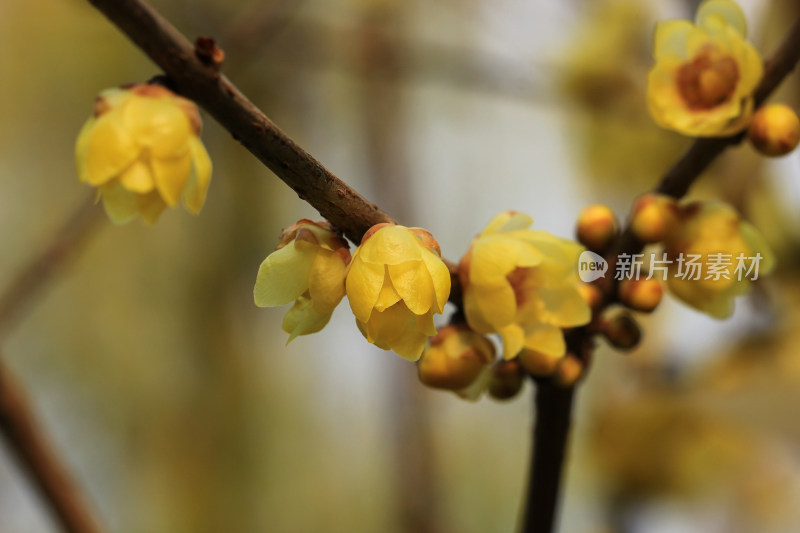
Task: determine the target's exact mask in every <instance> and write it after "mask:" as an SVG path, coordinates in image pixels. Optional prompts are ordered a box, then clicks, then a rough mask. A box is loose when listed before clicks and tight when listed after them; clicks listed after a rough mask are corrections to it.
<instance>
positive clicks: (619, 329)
mask: <svg viewBox="0 0 800 533" xmlns="http://www.w3.org/2000/svg"><path fill="white" fill-rule="evenodd" d="M602 333H603V335H604V336H605V338H606V339H608V342H609V343H611V345H612V346H614V347H615V348H619V349H620V350H631V349H633V348H635V347H636V345H637V344H639V341H640V340H641V338H642V330H641V329H639V324H638V323H637V322H636V320H634V318H633V317H632V316H631V315H630V313H627V312H621V313H618V314H616V315H615V316H613V317H611V318H608V319H606V320H604V321H603V323H602Z"/></svg>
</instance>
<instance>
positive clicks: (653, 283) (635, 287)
mask: <svg viewBox="0 0 800 533" xmlns="http://www.w3.org/2000/svg"><path fill="white" fill-rule="evenodd" d="M617 296H618V297H619V301H620V302H622V303H623V304H624V305H625V306H627V307H630V308H631V309H633V310H634V311H641V312H643V313H649V312H651V311H652V310H653V309H655V308H656V307H658V304H659V303H660V302H661V297H662V296H664V288H663V287H662V286H661V283H660V282H659V281H658V280H657V279H655V278H651V279H626V280H623V281H621V282H620V283H619V286H618V287H617Z"/></svg>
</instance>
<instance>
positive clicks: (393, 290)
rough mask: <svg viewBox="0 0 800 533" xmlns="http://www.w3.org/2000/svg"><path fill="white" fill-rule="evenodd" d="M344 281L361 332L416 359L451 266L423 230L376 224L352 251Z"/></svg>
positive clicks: (442, 297) (442, 296)
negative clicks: (445, 262)
mask: <svg viewBox="0 0 800 533" xmlns="http://www.w3.org/2000/svg"><path fill="white" fill-rule="evenodd" d="M346 287H347V299H348V300H349V301H350V308H351V309H352V310H353V314H354V315H355V317H356V324H358V328H359V329H360V330H361V333H362V334H363V335H364V337H366V338H367V340H368V341H369V342H371V343H373V344H375V345H376V346H378V347H380V348H383V349H384V350H393V351H394V352H395V353H397V354H398V355H400V356H402V357H405V358H406V359H410V360H412V361H416V360H417V359H419V357H420V355H421V354H422V350H423V348H424V347H425V341H426V340H427V338H428V337H430V336H432V335H435V334H436V328H435V327H434V324H433V315H434V313H441V312H442V310H443V309H444V304H445V303H446V302H447V298H448V296H449V295H450V272H449V271H448V269H447V266H446V265H445V264H444V262H443V261H442V259H441V257H440V251H439V244H438V243H437V242H436V240H435V239H434V238H433V236H432V235H431V234H430V233H429V232H428V231H427V230H424V229H422V228H406V227H404V226H396V225H393V224H377V225H375V226H373V227H372V228H370V230H369V231H368V232H367V233H366V234H365V235H364V238H363V239H362V240H361V245H360V246H359V247H358V248H357V249H356V251H355V252H354V253H353V261H352V262H351V263H350V266H349V268H348V270H347V282H346Z"/></svg>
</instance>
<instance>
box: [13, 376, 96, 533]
mask: <svg viewBox="0 0 800 533" xmlns="http://www.w3.org/2000/svg"><path fill="white" fill-rule="evenodd" d="M0 431H2V433H3V435H4V436H5V438H6V441H7V442H8V444H9V447H10V448H11V450H12V451H13V452H14V453H15V455H16V456H17V458H18V459H19V461H20V464H21V465H22V466H23V468H24V469H25V470H27V471H28V473H29V474H30V478H31V479H32V480H33V482H34V484H35V485H36V488H37V489H38V491H39V492H40V493H41V494H42V495H43V497H44V501H45V503H46V504H48V505H49V506H50V509H51V510H52V512H53V514H54V515H55V517H56V519H57V521H58V522H59V523H60V524H61V527H62V528H63V529H64V531H66V532H67V533H101V531H102V530H101V529H100V526H99V525H98V524H97V522H95V520H94V518H93V517H92V513H91V512H90V511H89V506H88V505H87V503H86V501H85V500H84V499H83V497H82V495H81V492H80V490H78V488H77V485H76V484H75V482H74V480H73V479H72V477H71V476H70V475H69V473H68V470H67V468H66V466H65V465H64V464H63V462H62V461H61V459H60V458H59V456H58V455H57V454H56V452H55V449H54V448H53V446H52V445H51V444H50V442H49V440H48V439H47V437H46V435H45V433H44V431H43V430H42V428H41V425H40V423H39V422H38V420H37V419H36V415H35V414H34V412H33V409H32V408H31V406H30V404H29V401H28V398H27V397H26V395H25V391H24V390H23V389H22V387H21V386H19V385H18V384H17V383H16V380H15V379H13V377H12V376H11V375H10V374H9V371H8V370H7V369H6V368H5V366H4V365H3V363H2V361H0Z"/></svg>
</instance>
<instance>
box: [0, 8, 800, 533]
mask: <svg viewBox="0 0 800 533" xmlns="http://www.w3.org/2000/svg"><path fill="white" fill-rule="evenodd" d="M153 4H154V5H155V7H156V8H158V9H159V10H160V11H161V12H162V13H163V14H164V15H165V16H166V17H167V18H169V19H170V20H172V21H173V22H174V23H175V24H176V25H177V26H178V28H179V29H180V30H181V31H182V32H184V34H186V35H187V36H189V38H190V39H193V38H194V37H195V36H198V35H205V36H213V37H214V38H215V39H216V40H217V42H218V44H219V45H220V46H221V47H222V48H223V49H224V50H225V51H226V53H227V59H226V64H225V66H224V71H225V72H226V74H227V75H228V76H229V77H230V78H231V79H232V80H233V81H234V83H236V84H237V85H238V86H239V87H240V89H242V91H243V92H244V93H245V94H247V95H248V96H249V97H250V98H251V99H252V100H253V101H254V102H255V103H256V104H257V105H258V106H259V107H261V109H263V110H264V111H265V112H266V114H267V115H268V116H269V117H270V118H272V119H273V120H274V121H275V122H276V123H277V124H278V125H279V126H280V127H282V128H283V129H284V130H285V131H286V132H287V133H288V134H289V135H290V136H291V137H293V138H294V139H295V140H296V141H297V142H298V143H299V144H300V145H301V146H303V147H304V148H306V149H307V150H308V151H309V152H311V153H312V154H313V155H314V156H315V157H317V158H318V159H319V160H321V161H322V162H323V163H324V164H325V165H326V166H327V167H328V168H329V169H331V170H332V171H333V172H334V173H336V174H337V175H339V176H340V177H342V178H343V179H344V180H346V181H347V182H348V183H350V184H351V185H352V186H354V187H355V188H356V189H358V190H359V191H360V192H361V193H362V194H364V195H365V196H367V197H368V198H369V199H370V200H373V201H375V202H377V203H378V205H380V206H381V207H382V208H383V209H384V210H386V211H388V212H389V213H390V214H391V215H393V216H395V217H396V218H398V219H399V220H401V221H402V222H404V223H405V224H407V225H414V226H422V227H425V228H427V229H429V230H430V231H432V232H433V233H434V235H435V236H436V237H437V238H438V240H439V242H440V243H441V246H442V251H443V255H444V256H446V257H448V258H450V259H453V260H457V259H458V258H459V257H460V255H461V254H462V253H464V252H465V251H466V249H467V247H468V245H469V242H470V239H471V238H472V236H473V235H475V234H476V233H477V232H478V231H480V229H481V228H482V227H483V226H484V225H485V224H486V222H487V221H488V220H489V219H490V218H491V217H492V216H493V215H494V214H496V213H497V212H499V211H502V210H506V209H516V210H519V211H524V212H527V213H529V214H531V215H532V216H533V217H534V218H535V219H536V227H538V228H542V229H546V230H548V231H551V232H553V233H555V234H558V235H562V236H571V234H572V229H573V224H574V219H575V216H576V215H577V213H578V211H579V210H580V208H581V207H583V206H584V205H587V204H589V203H594V202H605V203H608V204H609V205H611V206H612V207H613V208H614V209H615V210H616V211H617V212H618V213H619V215H620V216H621V217H622V218H624V217H625V214H626V212H627V209H628V206H629V205H630V202H631V201H632V200H633V198H634V197H635V196H636V194H638V193H639V192H642V191H644V190H646V189H648V188H650V187H651V186H652V185H653V184H654V183H655V182H656V181H657V179H658V178H659V176H660V175H661V174H662V173H663V172H664V171H665V170H666V169H667V168H668V167H669V165H670V163H671V162H672V161H674V160H675V159H676V158H677V157H678V156H679V155H680V153H681V152H682V151H683V150H684V149H685V147H686V146H688V143H689V140H687V139H684V138H681V137H680V136H679V135H677V134H673V133H670V132H666V131H662V130H660V129H659V128H658V127H656V126H655V125H654V124H653V123H652V121H651V120H650V119H649V117H648V116H647V113H646V108H645V101H644V89H645V79H646V72H647V69H648V68H649V65H650V61H651V60H650V36H651V32H652V27H653V24H654V22H655V21H656V20H658V19H659V18H664V17H686V18H688V17H691V15H692V13H693V12H694V9H695V7H696V4H697V2H692V1H685V0H671V1H664V0H659V1H655V0H651V1H645V0H571V1H566V0H565V1H561V2H554V1H549V0H536V1H531V0H436V1H430V2H428V1H423V0H410V1H409V0H407V1H402V0H259V1H256V0H250V1H246V0H236V1H225V2H223V1H219V0H195V1H190V0H171V1H167V0H158V1H154V2H153ZM741 4H742V6H743V7H744V9H745V11H746V12H747V14H748V18H749V21H750V31H751V38H752V40H753V41H754V43H755V44H756V47H757V48H758V49H760V50H762V51H764V53H765V54H768V53H769V51H771V50H772V49H774V47H775V46H776V45H777V43H778V42H779V39H780V37H781V35H783V34H784V32H785V31H786V29H787V28H788V26H789V25H790V23H791V22H792V21H793V20H795V19H796V18H797V17H798V16H799V15H800V8H798V6H797V4H796V2H792V1H790V0H775V1H771V2H767V1H756V0H752V1H745V0H742V2H741ZM157 73H158V71H157V70H156V68H155V67H154V66H153V65H152V64H151V63H149V62H148V60H147V59H146V58H145V57H144V56H143V55H142V54H141V53H140V52H139V51H138V50H137V49H136V48H135V47H134V46H133V45H131V44H130V43H129V42H128V41H127V40H126V39H125V38H124V37H123V36H122V35H121V34H120V33H119V32H118V31H117V30H116V29H115V28H114V27H112V26H111V24H110V23H108V22H107V21H106V20H105V19H104V18H103V17H102V16H101V15H100V14H99V13H98V12H96V11H95V10H94V9H93V8H92V7H91V6H90V5H89V4H88V2H84V1H79V0H38V1H36V2H25V1H23V0H0V82H1V83H0V291H6V290H9V289H10V288H11V287H13V285H14V284H15V280H16V279H17V277H18V276H19V275H20V273H21V272H22V271H24V269H25V268H26V265H27V264H28V262H29V261H30V260H31V259H32V258H33V257H35V256H36V255H37V254H38V253H40V251H41V250H42V249H43V248H44V247H46V246H47V245H48V243H49V242H51V241H52V239H53V236H54V234H56V232H57V231H58V230H59V228H61V227H62V226H63V225H64V223H65V220H67V219H69V218H70V217H72V216H73V215H74V213H75V212H76V210H77V211H81V210H83V211H82V212H83V213H84V216H88V217H89V218H92V219H95V221H94V222H93V223H92V224H90V225H89V226H90V227H91V230H87V231H85V232H84V233H85V238H84V239H81V240H80V241H79V243H78V244H76V245H74V246H73V247H72V249H71V252H72V253H71V254H70V255H69V258H68V260H66V261H64V263H63V265H62V266H61V267H60V268H59V269H58V271H57V273H56V275H55V276H54V277H53V278H52V279H50V280H48V281H47V282H46V284H45V286H44V288H43V290H42V291H40V292H39V293H38V295H37V297H36V298H35V299H34V300H33V301H31V302H28V305H25V306H23V308H21V309H14V312H13V313H6V314H5V315H3V317H2V320H1V321H0V356H2V357H3V362H4V363H5V364H6V365H7V366H8V367H10V369H11V370H12V371H13V372H14V373H15V374H16V375H17V377H18V379H19V380H20V381H21V382H22V383H23V384H24V385H25V386H26V387H27V389H28V390H29V392H30V394H31V395H32V398H33V400H34V403H35V407H36V409H37V411H38V413H39V414H40V416H41V418H42V420H43V423H44V424H45V426H46V428H47V430H48V431H49V433H50V434H51V437H52V439H53V441H54V442H55V444H56V445H57V446H58V448H59V450H60V451H61V453H62V454H63V456H64V457H65V459H66V461H67V463H68V464H69V466H70V467H71V468H72V470H73V471H74V473H75V475H76V477H77V478H78V479H79V481H80V483H81V484H82V487H83V488H84V490H85V491H86V493H87V495H88V497H89V499H90V501H91V502H92V504H93V505H94V506H95V507H96V509H97V510H98V511H99V514H100V515H101V516H102V518H103V520H104V522H106V524H107V525H108V528H109V531H112V532H120V533H125V532H130V533H141V532H148V533H149V532H155V533H159V532H165V533H166V532H169V533H183V532H186V533H204V532H208V533H218V532H222V531H247V532H298V531H301V532H303V531H329V532H348V533H355V532H374V531H381V532H387V533H395V532H398V533H399V532H423V533H424V532H455V531H458V532H487V531H497V532H510V531H513V530H514V528H515V524H516V521H517V517H518V515H519V511H520V502H521V500H522V495H523V492H524V487H525V474H526V472H527V464H528V447H529V435H530V425H531V423H532V422H533V420H532V414H531V393H532V390H531V387H530V386H527V387H526V389H525V390H524V391H523V392H522V394H521V395H520V396H518V397H517V398H515V399H514V400H512V401H509V402H503V403H500V402H496V401H493V400H489V399H483V400H481V401H480V402H478V403H474V404H473V403H468V402H464V401H462V400H460V399H459V398H457V397H456V396H455V395H453V394H449V393H444V392H437V391H430V390H427V389H424V388H423V387H422V386H421V385H419V383H418V382H417V381H416V375H415V368H414V366H413V365H412V364H409V363H407V362H406V361H404V360H402V359H400V358H399V357H397V356H395V355H393V354H391V353H389V352H383V351H381V350H379V349H377V348H375V347H373V346H371V345H368V344H367V343H366V342H365V341H364V340H363V338H362V337H361V335H360V333H359V332H358V330H357V329H356V328H355V324H354V319H353V317H352V316H351V314H350V312H349V309H348V307H347V304H346V303H343V305H342V306H341V307H340V308H339V309H338V310H337V311H336V312H335V313H334V316H333V319H332V320H331V323H330V324H329V325H328V327H327V328H326V329H325V330H323V332H321V333H319V334H317V335H314V336H309V337H304V338H298V339H297V340H295V341H293V342H292V343H291V344H290V345H288V346H286V337H287V335H286V334H285V333H283V332H282V331H281V329H280V323H281V320H282V316H283V314H284V312H285V309H258V308H256V307H255V306H254V304H253V301H252V287H253V283H254V281H255V276H256V272H257V269H258V265H259V263H260V262H261V261H262V260H263V259H264V257H265V256H266V255H267V254H268V253H269V252H270V251H271V250H272V249H273V248H274V246H275V245H276V243H277V237H278V235H279V233H280V230H281V228H282V227H284V226H287V225H289V224H291V223H293V222H295V221H296V220H298V219H300V218H303V217H310V218H315V217H316V216H317V214H316V213H315V212H314V210H313V209H312V208H310V207H309V206H307V205H306V204H304V203H303V202H302V201H300V200H299V199H298V198H297V196H296V195H295V194H294V193H293V192H292V191H291V190H289V189H288V188H287V187H286V186H285V185H283V183H281V182H280V181H279V180H278V179H277V178H276V177H275V176H274V175H273V174H272V173H271V172H270V171H269V170H267V169H266V168H264V167H263V166H262V165H261V164H260V163H258V162H257V161H256V160H255V159H254V158H253V157H252V156H251V155H250V154H249V153H248V152H246V151H245V150H244V149H243V148H242V147H241V146H240V145H239V144H238V143H237V142H236V141H235V140H233V139H232V138H231V136H230V135H229V134H228V133H227V132H225V131H224V130H222V129H221V128H220V127H219V126H218V125H217V124H215V123H214V122H213V120H211V119H207V120H206V125H205V130H204V133H203V138H204V141H205V143H206V145H207V147H208V150H209V152H210V154H211V156H212V159H213V161H214V164H215V170H214V176H213V180H212V185H211V189H210V192H209V196H208V201H207V204H206V207H205V209H204V211H203V212H202V214H201V215H200V216H199V217H192V216H190V215H188V214H187V213H185V212H181V211H179V210H171V211H169V212H167V213H165V214H164V215H163V216H162V218H161V220H160V221H159V222H158V224H157V225H156V226H154V227H150V226H147V225H145V224H143V223H141V222H138V221H137V222H134V223H131V224H129V225H126V226H122V227H114V226H112V225H111V224H110V223H108V222H107V221H105V220H104V218H103V217H102V213H100V215H101V216H93V215H92V213H97V212H99V211H101V208H100V207H98V206H91V207H87V206H86V202H87V199H89V198H91V195H92V193H91V191H90V190H89V189H88V187H85V186H84V185H82V184H80V183H78V181H77V177H76V174H75V171H74V163H73V143H74V139H75V136H76V134H77V132H78V130H79V128H80V126H81V124H82V123H83V121H84V120H85V119H86V118H87V117H88V115H89V113H90V111H91V106H92V101H93V99H94V96H95V95H96V94H97V93H98V92H99V91H100V90H102V89H104V88H106V87H110V86H114V85H118V84H121V83H125V82H132V81H143V80H146V79H149V78H150V77H151V76H153V75H155V74H157ZM798 96H799V95H798V82H797V79H796V77H795V78H790V80H789V81H787V82H786V83H784V85H783V86H782V88H781V90H780V91H779V93H778V95H777V96H776V97H774V98H773V99H781V100H783V101H785V102H787V103H789V104H790V105H792V106H795V107H797V105H798V103H800V102H799V101H798V100H800V99H799V98H798ZM692 197H695V198H702V197H722V198H724V199H726V200H727V201H729V202H731V203H732V204H734V205H735V206H736V207H737V208H738V209H739V210H740V211H741V212H742V213H743V214H744V215H745V216H746V217H747V218H748V219H750V220H752V221H753V222H754V223H755V224H756V225H757V226H758V227H759V228H760V229H761V230H762V231H763V232H764V233H765V235H766V236H767V238H768V240H769V241H770V243H771V244H772V246H773V247H774V248H775V250H776V252H777V254H778V256H779V260H780V263H779V270H778V272H777V273H776V274H775V275H774V276H773V277H772V278H771V279H768V280H764V281H763V282H762V283H760V284H758V287H757V288H756V290H755V291H753V293H752V294H751V295H750V296H749V297H748V298H744V299H742V300H740V301H739V302H737V311H736V314H735V315H734V317H733V318H732V319H730V320H728V321H726V322H718V321H714V320H712V319H709V318H706V317H704V316H703V315H701V314H699V313H697V312H694V311H692V310H690V309H688V308H686V307H685V306H682V305H681V304H680V303H677V302H676V301H674V300H672V299H671V298H667V300H666V301H665V302H664V304H662V306H661V307H660V308H659V309H658V310H657V311H656V312H655V313H654V314H653V315H652V316H648V317H645V318H643V320H642V323H643V327H644V329H645V331H646V337H645V341H644V343H643V345H642V346H641V347H640V348H639V349H637V350H636V351H634V352H633V353H630V354H627V355H621V354H619V353H616V352H613V351H612V350H610V349H608V348H607V347H605V346H603V347H601V349H600V350H599V352H598V354H597V357H596V358H595V362H594V365H593V367H592V369H591V374H590V378H589V379H588V380H587V381H586V383H585V386H583V387H582V388H581V391H580V394H579V397H578V402H577V420H576V426H575V428H574V432H573V440H572V448H571V452H570V462H569V466H568V471H567V489H566V498H565V501H564V505H563V508H562V519H561V526H562V527H561V530H562V531H564V532H575V533H610V532H615V533H656V532H658V533H664V532H682V533H692V532H703V533H715V532H726V533H748V532H753V531H758V532H759V533H778V532H790V531H797V530H798V529H800V511H798V507H797V505H796V502H797V501H798V498H800V448H798V446H799V445H800V417H798V408H799V407H800V394H798V391H799V390H800V359H798V358H799V357H800V327H798V326H800V311H798V307H797V302H798V297H799V296H800V282H798V278H797V273H798V268H800V261H799V259H800V256H799V255H798V249H799V248H798V247H799V246H800V230H799V229H798V228H800V210H799V209H798V207H799V206H800V158H799V157H798V155H797V154H796V153H795V154H793V155H790V156H788V157H785V158H782V159H779V160H774V161H765V160H763V159H761V158H759V157H757V156H756V155H755V153H754V152H753V150H752V149H751V148H750V147H748V146H741V147H739V148H736V149H733V150H730V151H729V152H728V153H726V154H725V156H724V157H723V158H722V159H721V160H720V161H718V162H717V163H715V165H714V167H713V168H712V169H711V171H710V172H708V173H707V174H706V175H705V176H704V177H703V179H702V180H701V182H700V183H698V184H697V186H696V187H695V188H694V189H693V191H692ZM81 206H83V207H81ZM87 213H88V214H87ZM0 294H3V292H0ZM0 531H2V532H3V533H44V532H51V531H56V529H55V526H54V525H53V522H52V520H51V518H50V516H49V515H48V511H47V509H46V508H45V507H43V506H42V504H41V503H40V500H39V498H38V495H37V494H36V493H35V492H34V490H33V489H32V486H31V484H30V482H29V481H28V480H27V479H26V478H25V477H24V475H23V474H22V472H21V470H20V469H19V467H18V465H17V464H16V463H15V462H14V460H13V457H12V456H11V455H10V453H9V450H8V449H7V448H5V447H4V443H2V440H0Z"/></svg>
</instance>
